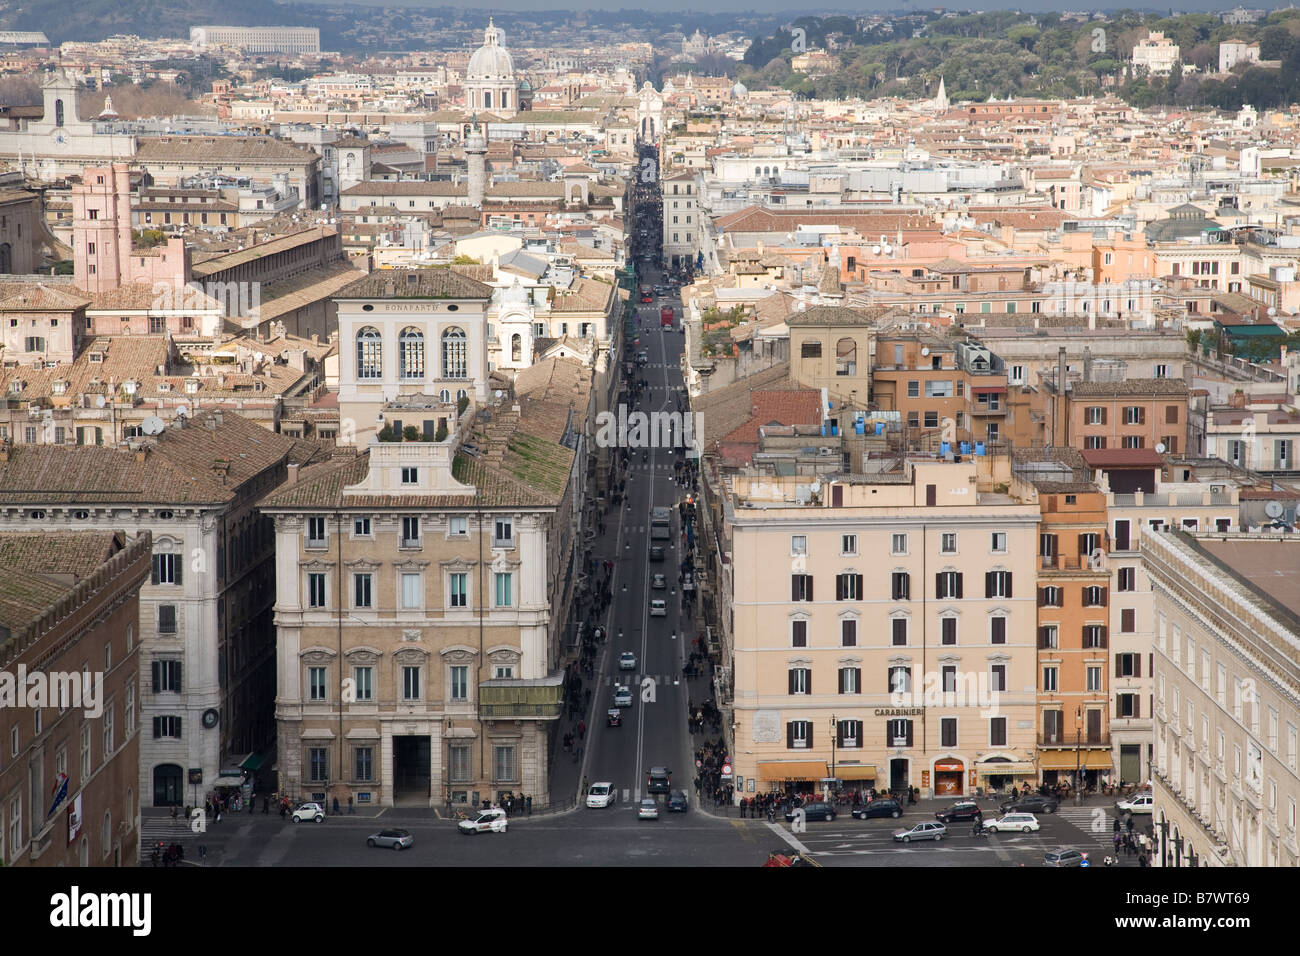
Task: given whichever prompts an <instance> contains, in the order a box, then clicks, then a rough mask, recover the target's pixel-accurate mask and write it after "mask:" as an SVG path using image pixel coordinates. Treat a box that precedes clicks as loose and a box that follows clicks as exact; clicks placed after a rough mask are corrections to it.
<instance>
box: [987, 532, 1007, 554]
mask: <svg viewBox="0 0 1300 956" xmlns="http://www.w3.org/2000/svg"><path fill="white" fill-rule="evenodd" d="M989 550H990V551H992V552H993V553H994V554H1005V553H1006V550H1007V533H1006V532H1005V531H994V532H993V533H992V534H991V535H990V536H989Z"/></svg>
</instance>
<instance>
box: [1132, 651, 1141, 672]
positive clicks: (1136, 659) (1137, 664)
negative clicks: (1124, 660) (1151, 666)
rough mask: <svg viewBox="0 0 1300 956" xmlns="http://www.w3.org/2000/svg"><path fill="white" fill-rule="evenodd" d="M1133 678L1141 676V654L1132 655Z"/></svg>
mask: <svg viewBox="0 0 1300 956" xmlns="http://www.w3.org/2000/svg"><path fill="white" fill-rule="evenodd" d="M1133 676H1134V677H1141V676H1142V655H1141V654H1134V655H1133Z"/></svg>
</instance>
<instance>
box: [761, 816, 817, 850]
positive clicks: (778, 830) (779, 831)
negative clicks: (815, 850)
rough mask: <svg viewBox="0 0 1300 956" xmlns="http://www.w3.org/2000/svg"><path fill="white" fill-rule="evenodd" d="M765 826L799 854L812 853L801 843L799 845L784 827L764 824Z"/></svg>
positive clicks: (775, 824)
mask: <svg viewBox="0 0 1300 956" xmlns="http://www.w3.org/2000/svg"><path fill="white" fill-rule="evenodd" d="M766 826H767V828H768V829H769V830H771V831H772V832H773V833H775V834H776V835H777V836H779V837H780V838H781V839H782V840H784V841H785V842H786V843H788V844H790V845H791V846H792V847H794V848H795V849H796V850H798V851H799V852H800V853H812V851H811V850H809V849H808V848H807V847H806V846H804V845H803V844H802V843H800V842H799V841H798V840H796V839H795V838H794V834H793V833H791V832H790V831H789V830H787V829H786V828H785V827H783V826H781V825H780V824H777V823H768V824H766Z"/></svg>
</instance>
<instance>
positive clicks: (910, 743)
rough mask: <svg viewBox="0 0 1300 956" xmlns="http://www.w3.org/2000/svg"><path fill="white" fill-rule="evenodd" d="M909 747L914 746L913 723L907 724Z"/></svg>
mask: <svg viewBox="0 0 1300 956" xmlns="http://www.w3.org/2000/svg"><path fill="white" fill-rule="evenodd" d="M907 746H909V747H910V746H912V722H911V721H910V720H909V721H908V722H907Z"/></svg>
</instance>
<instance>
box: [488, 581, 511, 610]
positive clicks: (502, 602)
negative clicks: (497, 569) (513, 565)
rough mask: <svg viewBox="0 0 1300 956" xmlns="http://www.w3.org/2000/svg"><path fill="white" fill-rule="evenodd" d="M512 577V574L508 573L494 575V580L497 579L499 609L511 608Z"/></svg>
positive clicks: (496, 591)
mask: <svg viewBox="0 0 1300 956" xmlns="http://www.w3.org/2000/svg"><path fill="white" fill-rule="evenodd" d="M512 577H513V575H512V574H510V573H509V572H506V573H504V574H501V573H498V574H494V575H493V578H494V579H495V581H494V592H495V595H496V606H497V607H510V605H511V603H512V601H511V598H510V585H511V578H512Z"/></svg>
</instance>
